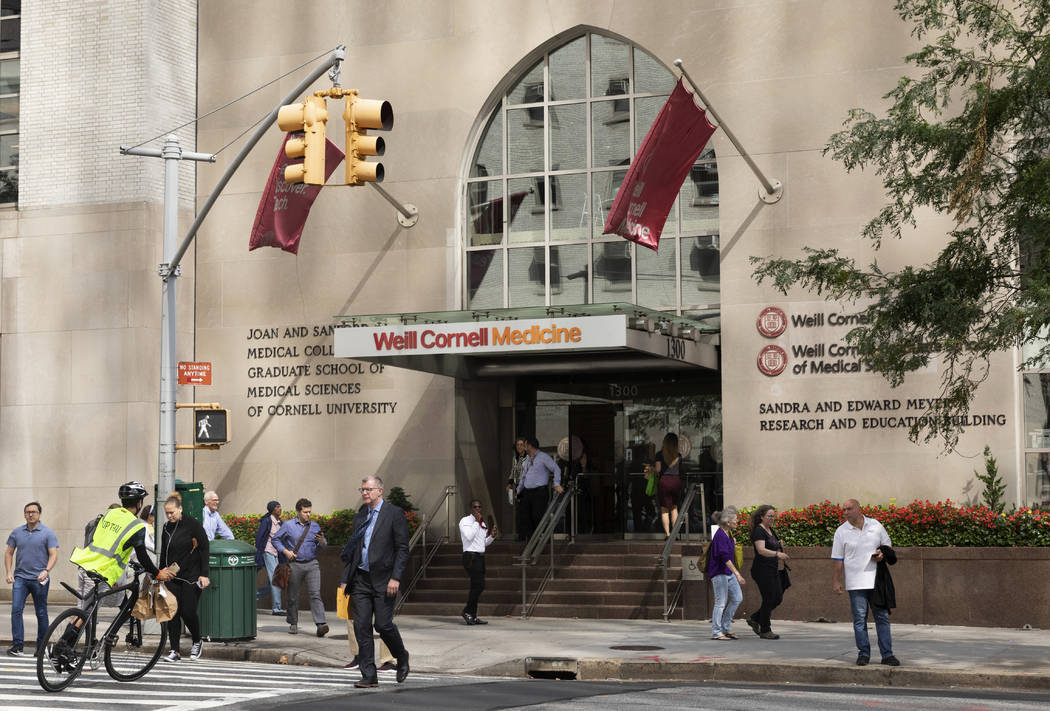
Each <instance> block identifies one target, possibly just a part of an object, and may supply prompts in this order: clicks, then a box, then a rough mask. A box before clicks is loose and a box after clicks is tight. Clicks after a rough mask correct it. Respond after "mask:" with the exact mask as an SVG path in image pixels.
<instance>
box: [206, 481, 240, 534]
mask: <svg viewBox="0 0 1050 711" xmlns="http://www.w3.org/2000/svg"><path fill="white" fill-rule="evenodd" d="M203 518H204V520H203V521H201V525H202V526H204V532H205V533H207V534H208V540H209V541H214V540H215V539H216V538H227V539H229V540H231V541H232V540H233V531H231V530H230V527H229V526H227V525H226V522H225V521H223V520H222V516H221V515H220V514H219V495H218V494H216V493H215V492H214V491H209V492H207V493H206V494H204V512H203Z"/></svg>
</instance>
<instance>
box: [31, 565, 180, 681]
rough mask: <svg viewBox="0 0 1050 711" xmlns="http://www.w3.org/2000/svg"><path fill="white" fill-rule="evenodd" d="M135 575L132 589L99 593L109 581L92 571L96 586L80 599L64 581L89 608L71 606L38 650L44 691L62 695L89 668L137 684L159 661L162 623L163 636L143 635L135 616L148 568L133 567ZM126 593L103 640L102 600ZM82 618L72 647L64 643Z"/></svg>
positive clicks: (48, 629)
mask: <svg viewBox="0 0 1050 711" xmlns="http://www.w3.org/2000/svg"><path fill="white" fill-rule="evenodd" d="M130 566H131V569H132V571H133V572H134V573H135V577H134V579H133V580H132V581H131V582H130V583H128V584H127V585H120V586H117V587H115V588H111V589H109V590H106V591H105V592H101V593H100V592H99V584H100V583H104V582H105V578H103V577H102V576H101V575H98V574H97V573H91V572H89V573H87V576H88V578H90V579H91V580H92V581H94V583H95V585H94V587H93V588H92V590H91V592H89V593H87V594H86V595H81V594H80V593H78V592H77V591H76V590H74V589H73V588H72V587H70V586H69V585H67V584H66V583H62V587H64V588H65V589H66V590H68V591H69V592H71V593H73V595H74V596H76V598H77V599H78V600H83V601H84V602H85V603H86V605H85V609H83V610H82V609H80V608H79V607H71V608H69V609H68V610H65V611H64V612H62V614H60V615H59V616H58V617H57V618H55V621H54V622H52V623H51V626H50V627H48V628H47V636H46V637H45V638H44V643H43V644H42V645H41V646H40V648H39V649H37V652H36V677H37V680H38V681H39V682H40V686H41V687H43V689H44V690H45V691H62V689H64V688H66V687H67V686H69V685H70V684H72V683H73V681H74V680H75V679H76V678H77V677H78V676H80V673H81V672H82V671H83V669H84V666H85V665H87V666H88V668H89V669H92V670H94V669H98V668H99V667H100V666H102V665H103V664H105V667H106V671H107V672H108V673H109V675H110V676H111V677H112V678H113V679H115V680H116V681H135V680H136V679H140V678H142V676H143V675H145V674H146V673H147V672H148V671H149V670H150V669H152V668H153V666H154V665H155V664H156V663H157V660H158V659H160V654H161V651H162V650H163V647H164V639H165V637H166V636H167V630H166V629H165V627H164V625H161V628H160V635H158V636H157V637H156V638H154V637H153V636H149V635H144V634H143V632H142V622H141V621H140V620H138V619H136V618H135V617H133V616H132V615H131V610H132V608H133V607H134V606H135V601H136V599H137V598H138V591H139V578H140V576H141V575H142V573H143V572H144V570H145V569H144V568H143V567H142V566H140V565H139V564H137V563H134V562H132V563H131V564H130ZM127 591H131V593H132V594H131V595H125V596H124V601H123V602H122V603H121V604H120V608H119V609H118V611H117V615H116V617H114V618H113V621H112V622H110V624H109V627H107V628H106V631H105V633H104V634H103V635H102V636H101V637H99V636H98V635H97V630H98V610H99V606H100V603H101V601H102V600H103V599H104V598H106V597H109V596H110V595H118V594H122V593H126V592H127ZM76 619H79V621H80V624H79V626H78V629H77V636H76V640H75V641H74V642H73V643H72V644H69V643H68V642H66V641H65V640H63V639H62V635H63V634H64V633H65V631H66V628H67V626H68V625H69V624H75V620H76Z"/></svg>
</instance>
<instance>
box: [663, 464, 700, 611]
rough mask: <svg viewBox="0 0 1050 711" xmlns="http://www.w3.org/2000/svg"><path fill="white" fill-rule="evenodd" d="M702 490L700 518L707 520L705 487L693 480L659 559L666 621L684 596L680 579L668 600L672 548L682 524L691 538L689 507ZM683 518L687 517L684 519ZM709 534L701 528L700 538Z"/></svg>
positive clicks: (686, 491) (686, 535)
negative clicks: (662, 572)
mask: <svg viewBox="0 0 1050 711" xmlns="http://www.w3.org/2000/svg"><path fill="white" fill-rule="evenodd" d="M697 491H699V492H700V514H701V516H700V519H701V520H702V521H706V520H707V501H706V498H705V496H704V487H703V486H702V485H701V484H698V483H696V482H693V483H692V484H689V485H688V486H687V487H686V490H685V498H684V499H682V505H681V506H679V507H678V518H676V519H675V522H674V525H673V526H672V527H671V535H669V536H668V537H667V543H665V544H664V550H663V553H661V554H660V558H659V559H658V561H659V563H660V565H661V566H663V569H664V615H663V616H664V622H667V621H668V618H669V617H670V616H671V613H672V612H674V609H675V607H677V606H678V600H679V599H680V598H681V596H682V583H683V581H682V580H679V581H678V586H677V587H676V588H675V591H674V595H673V596H672V598H671V602H670V604H668V601H667V582H668V581H667V579H668V568H669V564H670V561H671V550H672V549H673V548H674V543H675V541H676V540H677V539H678V533H679V531H681V530H682V525H683V524H684V525H685V537H686V539H687V540H688V538H689V508H690V507H691V506H692V505H693V499H695V498H696V492H697ZM683 519H685V520H684V521H683ZM706 536H707V531H706V529H701V531H700V538H701V540H703V539H704V538H706Z"/></svg>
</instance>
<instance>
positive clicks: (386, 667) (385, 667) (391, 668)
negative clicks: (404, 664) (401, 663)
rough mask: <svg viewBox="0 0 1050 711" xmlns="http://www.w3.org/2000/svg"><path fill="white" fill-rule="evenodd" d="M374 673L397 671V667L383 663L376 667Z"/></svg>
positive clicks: (391, 663) (389, 663)
mask: <svg viewBox="0 0 1050 711" xmlns="http://www.w3.org/2000/svg"><path fill="white" fill-rule="evenodd" d="M376 671H381V672H392V671H397V665H396V664H394V663H393V662H383V663H382V664H380V665H379V666H378V667H376Z"/></svg>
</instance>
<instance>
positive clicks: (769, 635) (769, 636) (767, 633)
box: [758, 632, 780, 639]
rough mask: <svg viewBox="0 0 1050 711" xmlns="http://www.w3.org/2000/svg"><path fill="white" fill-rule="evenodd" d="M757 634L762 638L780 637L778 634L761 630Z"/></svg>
mask: <svg viewBox="0 0 1050 711" xmlns="http://www.w3.org/2000/svg"><path fill="white" fill-rule="evenodd" d="M758 636H759V637H761V638H762V639H780V635H778V634H774V633H773V632H763V633H762V634H760V635H758Z"/></svg>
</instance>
